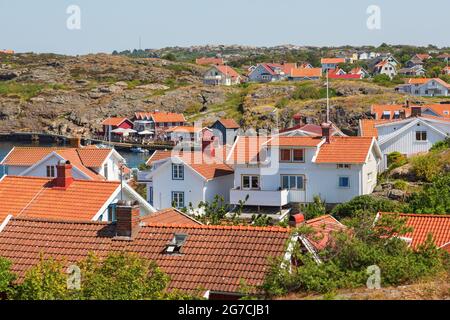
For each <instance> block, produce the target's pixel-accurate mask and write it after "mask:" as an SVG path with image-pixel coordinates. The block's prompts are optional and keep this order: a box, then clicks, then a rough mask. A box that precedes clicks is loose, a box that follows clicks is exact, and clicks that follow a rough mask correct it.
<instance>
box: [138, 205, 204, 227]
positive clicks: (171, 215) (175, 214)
mask: <svg viewBox="0 0 450 320" xmlns="http://www.w3.org/2000/svg"><path fill="white" fill-rule="evenodd" d="M141 222H144V223H149V224H152V223H153V224H154V223H162V224H166V225H174V224H176V225H201V224H202V223H201V222H199V221H197V220H195V219H194V218H191V217H190V216H188V215H187V214H185V213H183V212H181V211H179V210H177V209H174V208H169V209H165V210H161V211H158V212H155V213H151V214H149V215H147V216H145V217H143V218H141Z"/></svg>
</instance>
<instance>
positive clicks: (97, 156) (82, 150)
mask: <svg viewBox="0 0 450 320" xmlns="http://www.w3.org/2000/svg"><path fill="white" fill-rule="evenodd" d="M62 160H64V161H70V163H71V164H72V166H73V176H74V178H76V179H81V180H109V181H119V180H121V178H123V179H125V180H127V179H128V178H129V173H130V170H129V169H128V168H127V167H126V166H125V163H126V161H125V159H124V158H123V157H122V156H121V155H120V154H119V153H118V152H117V151H116V150H114V149H110V148H105V149H103V148H97V147H95V146H92V147H91V146H89V147H79V148H64V147H54V148H53V147H14V148H13V149H12V150H11V151H10V152H9V153H8V154H7V155H6V156H5V158H4V159H3V160H2V161H1V162H0V165H3V166H4V168H5V173H6V174H8V175H14V176H31V177H48V178H54V177H55V176H56V165H57V164H58V163H59V162H60V161H62Z"/></svg>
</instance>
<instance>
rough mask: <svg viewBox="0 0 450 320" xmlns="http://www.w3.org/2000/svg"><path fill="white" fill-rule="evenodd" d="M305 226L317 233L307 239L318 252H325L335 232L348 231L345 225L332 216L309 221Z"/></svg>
mask: <svg viewBox="0 0 450 320" xmlns="http://www.w3.org/2000/svg"><path fill="white" fill-rule="evenodd" d="M305 224H306V225H307V226H309V227H310V228H311V229H312V230H313V231H315V232H314V233H313V234H309V235H307V238H308V240H309V242H310V243H311V244H312V245H313V246H314V248H315V249H316V250H323V249H325V248H326V247H327V246H328V245H329V243H330V241H332V239H331V237H332V234H333V232H338V231H342V230H345V229H347V228H346V226H345V225H343V224H342V223H340V222H339V221H338V220H336V219H335V218H334V217H332V216H330V215H323V216H320V217H317V218H314V219H310V220H307V221H305Z"/></svg>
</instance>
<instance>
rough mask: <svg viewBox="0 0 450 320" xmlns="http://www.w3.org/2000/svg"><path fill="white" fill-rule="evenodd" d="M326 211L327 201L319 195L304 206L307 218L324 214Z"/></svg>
mask: <svg viewBox="0 0 450 320" xmlns="http://www.w3.org/2000/svg"><path fill="white" fill-rule="evenodd" d="M326 211H327V210H326V204H325V201H322V199H320V196H317V195H316V196H314V197H313V202H312V203H308V204H307V205H306V206H304V208H303V212H304V213H305V219H306V220H308V219H313V218H317V217H320V216H322V215H324V214H325V213H326Z"/></svg>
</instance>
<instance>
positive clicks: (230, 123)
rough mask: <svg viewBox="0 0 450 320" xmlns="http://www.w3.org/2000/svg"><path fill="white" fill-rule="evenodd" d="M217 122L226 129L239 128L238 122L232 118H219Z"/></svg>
mask: <svg viewBox="0 0 450 320" xmlns="http://www.w3.org/2000/svg"><path fill="white" fill-rule="evenodd" d="M219 122H220V123H221V124H222V125H223V126H224V127H225V128H226V129H239V128H240V127H239V125H238V123H237V122H236V121H235V120H234V119H224V118H222V119H220V120H219Z"/></svg>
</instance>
